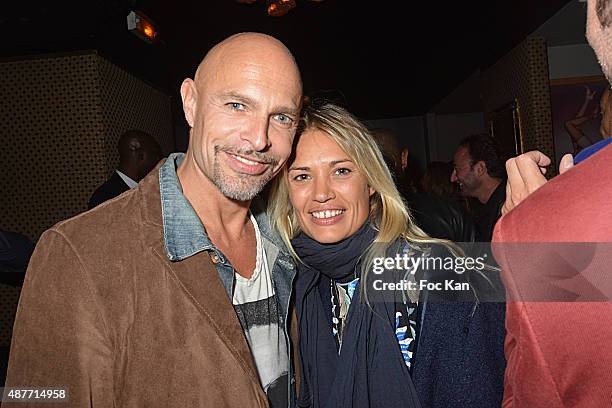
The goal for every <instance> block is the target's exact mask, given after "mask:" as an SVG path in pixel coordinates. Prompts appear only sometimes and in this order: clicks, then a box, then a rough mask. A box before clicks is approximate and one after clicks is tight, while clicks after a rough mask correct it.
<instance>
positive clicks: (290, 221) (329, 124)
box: [268, 103, 457, 287]
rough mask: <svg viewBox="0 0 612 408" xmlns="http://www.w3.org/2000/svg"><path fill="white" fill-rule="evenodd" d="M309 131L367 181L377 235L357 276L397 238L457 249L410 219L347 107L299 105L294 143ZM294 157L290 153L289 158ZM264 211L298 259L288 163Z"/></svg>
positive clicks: (375, 150) (366, 132)
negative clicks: (317, 134) (328, 142)
mask: <svg viewBox="0 0 612 408" xmlns="http://www.w3.org/2000/svg"><path fill="white" fill-rule="evenodd" d="M313 130H320V131H323V132H325V133H326V134H327V135H328V136H329V137H330V138H331V139H332V140H333V141H334V142H336V143H337V144H338V146H340V148H341V149H342V150H343V151H344V152H345V153H346V154H347V155H348V156H349V158H350V159H351V161H352V162H353V163H354V164H355V165H356V166H357V167H358V168H359V170H360V172H361V173H362V174H363V175H364V176H365V178H366V180H367V183H368V185H369V186H370V187H371V188H373V189H374V190H375V193H374V194H373V195H372V196H371V197H370V216H369V221H370V223H371V225H372V226H373V227H374V228H375V229H376V230H377V234H376V238H375V240H374V243H373V245H371V246H370V247H369V248H368V249H367V250H366V252H365V254H363V255H362V257H363V258H362V279H366V276H367V273H368V271H369V270H370V269H371V266H372V263H373V260H374V258H379V257H384V256H386V253H387V251H388V249H389V247H390V246H391V245H392V244H393V243H394V242H395V241H396V240H397V239H399V238H401V239H404V240H406V241H408V242H411V243H415V244H417V245H418V244H434V243H437V244H443V245H445V246H450V247H451V252H453V253H456V252H457V251H456V250H454V249H453V247H454V245H453V244H452V243H451V242H450V241H446V240H439V239H434V238H430V237H429V236H427V234H425V233H424V232H423V231H422V230H421V229H420V228H419V227H418V226H417V225H416V224H415V223H414V221H413V219H412V217H411V215H410V211H409V209H408V208H407V207H406V205H405V203H404V201H403V199H402V196H401V195H400V193H399V191H398V189H397V187H396V186H395V183H394V181H393V177H392V176H391V172H390V171H389V168H388V167H387V164H386V163H385V160H384V158H383V155H382V153H381V151H380V149H379V148H378V145H377V144H376V141H375V140H374V138H373V137H372V136H371V134H370V131H369V130H368V129H367V128H366V127H365V126H364V125H363V124H362V123H361V122H360V121H359V120H358V119H357V118H355V117H354V116H353V115H352V114H350V113H349V112H348V111H347V110H346V109H344V108H342V107H340V106H337V105H334V104H331V103H322V104H320V105H319V106H316V107H314V106H312V105H311V106H307V107H305V108H304V112H303V115H302V119H301V121H300V125H299V127H298V131H297V134H296V142H295V144H297V140H298V138H299V137H300V136H301V135H302V134H304V133H305V132H309V131H313ZM295 144H294V146H295ZM293 157H294V156H293V155H292V157H290V159H289V162H290V161H291V160H292V159H293ZM268 215H269V216H270V220H271V222H272V225H273V227H274V228H276V230H277V231H278V232H279V234H280V236H281V238H282V240H283V241H284V242H285V244H286V245H287V247H288V248H289V250H290V251H291V253H292V254H293V256H294V257H296V258H297V259H299V257H298V256H297V254H296V253H295V251H293V249H292V247H291V239H292V238H294V237H295V236H296V235H297V234H299V233H300V231H301V229H300V226H299V222H298V217H297V215H296V214H295V211H294V208H293V206H292V205H291V202H290V198H289V185H288V179H287V166H285V167H284V168H283V170H282V172H281V174H279V176H278V177H276V179H275V180H274V181H273V183H272V188H271V190H270V197H269V202H268ZM362 287H365V285H362Z"/></svg>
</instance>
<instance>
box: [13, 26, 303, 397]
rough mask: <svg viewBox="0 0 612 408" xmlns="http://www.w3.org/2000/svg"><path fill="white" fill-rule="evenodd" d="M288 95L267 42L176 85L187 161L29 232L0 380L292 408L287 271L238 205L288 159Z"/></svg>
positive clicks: (296, 94) (280, 253) (272, 241)
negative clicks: (33, 241) (34, 242)
mask: <svg viewBox="0 0 612 408" xmlns="http://www.w3.org/2000/svg"><path fill="white" fill-rule="evenodd" d="M301 95H302V84H301V79H300V73H299V71H298V68H297V66H296V63H295V60H294V58H293V56H292V55H291V53H290V52H289V50H287V48H286V47H285V46H284V45H283V44H282V43H280V42H279V41H278V40H276V39H274V38H272V37H269V36H266V35H263V34H255V33H243V34H237V35H234V36H232V37H230V38H228V39H226V40H224V41H223V42H221V43H220V44H218V45H216V46H215V47H214V48H212V49H211V50H210V52H209V53H208V54H207V55H206V57H205V58H204V60H203V61H202V63H201V64H200V66H199V67H198V69H197V72H196V75H195V79H193V80H192V79H186V80H185V81H184V82H183V84H182V86H181V96H182V100H183V108H184V113H185V118H186V120H187V122H188V124H189V126H190V127H191V131H190V143H189V149H188V151H187V153H186V154H181V153H174V154H171V155H170V156H169V157H168V159H166V160H165V161H163V162H162V163H160V165H158V167H157V168H156V169H155V171H153V172H151V173H150V174H149V175H148V176H147V177H145V178H144V179H143V180H142V181H141V183H140V184H139V185H138V187H137V188H134V189H132V190H130V191H129V192H128V193H126V194H123V195H122V196H121V197H119V198H117V199H116V200H113V201H112V202H109V203H107V204H106V205H102V206H99V207H97V208H95V209H93V210H92V211H89V212H87V213H84V214H81V215H79V216H77V217H75V218H72V219H70V220H67V221H64V222H61V223H60V224H58V225H56V226H54V227H53V228H51V229H50V230H49V231H47V232H45V233H44V234H43V236H42V237H41V239H40V241H39V244H38V246H37V248H36V250H35V253H34V256H33V258H32V261H31V263H30V266H29V269H28V272H27V276H26V281H25V284H24V287H23V292H22V296H21V300H20V305H19V309H18V312H17V318H16V323H15V329H14V334H13V343H12V348H11V355H10V361H9V369H8V379H7V387H29V388H32V387H46V388H54V389H59V388H61V389H65V390H66V392H67V394H68V396H69V405H67V406H71V407H85V406H87V407H90V406H94V407H181V408H184V407H214V408H218V407H232V408H235V407H240V408H245V407H274V408H276V407H293V406H294V405H295V403H294V401H295V396H294V388H295V387H294V376H293V371H294V370H293V367H292V365H291V360H290V359H289V358H288V355H289V354H290V352H291V351H290V342H289V337H288V329H289V327H290V324H291V323H292V322H291V319H290V315H289V313H288V309H289V307H288V304H289V297H290V291H291V282H292V279H293V276H294V274H295V268H294V265H293V263H292V260H291V257H290V255H289V253H288V252H287V250H286V249H285V248H284V247H283V246H282V245H281V244H280V240H279V239H278V238H277V237H276V236H275V235H274V234H273V232H272V231H271V229H270V225H269V223H268V220H267V218H266V217H265V215H264V214H263V212H262V211H261V210H260V209H259V207H258V206H257V204H256V203H255V202H253V199H254V198H255V196H256V195H257V194H258V193H259V192H260V191H261V189H262V188H263V187H264V186H265V185H266V183H268V181H270V180H271V179H272V178H273V177H274V176H275V175H276V174H277V173H278V171H279V170H280V169H281V167H282V166H283V164H284V163H285V161H286V160H287V158H288V156H289V153H290V151H291V145H292V142H293V138H294V134H295V130H296V124H297V121H298V114H299V110H300V102H301ZM3 406H4V405H3ZM7 406H13V405H11V404H9V405H7ZM14 406H16V407H24V406H28V404H27V403H19V404H15V405H14Z"/></svg>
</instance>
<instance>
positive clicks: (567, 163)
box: [502, 150, 574, 215]
mask: <svg viewBox="0 0 612 408" xmlns="http://www.w3.org/2000/svg"><path fill="white" fill-rule="evenodd" d="M550 163H551V161H550V158H549V157H548V156H546V155H545V154H544V153H542V152H539V151H537V150H533V151H530V152H527V153H524V154H521V155H520V156H517V157H514V158H512V159H510V160H508V161H507V162H506V171H507V173H508V182H507V183H506V202H505V203H504V205H503V206H502V215H505V214H507V213H508V212H510V210H512V209H513V208H514V207H516V206H517V205H519V204H520V203H521V202H522V201H523V200H525V198H527V197H528V196H529V195H531V194H532V193H533V192H534V191H536V190H537V189H538V188H540V187H542V186H543V185H544V184H546V181H547V180H546V177H544V175H545V174H546V167H547V166H549V165H550ZM573 165H574V159H573V157H572V155H571V154H566V155H565V156H563V158H561V162H560V163H559V173H560V174H563V173H565V172H566V171H567V170H569V169H570V168H571V167H572V166H573Z"/></svg>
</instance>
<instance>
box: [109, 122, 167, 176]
mask: <svg viewBox="0 0 612 408" xmlns="http://www.w3.org/2000/svg"><path fill="white" fill-rule="evenodd" d="M117 148H118V150H119V170H120V171H121V172H123V173H124V174H127V175H128V176H129V177H130V178H132V179H133V180H135V181H139V180H140V179H141V178H143V177H144V176H146V175H147V173H149V172H150V171H151V170H152V169H153V167H155V165H156V164H157V162H158V161H159V160H160V159H161V156H162V153H161V147H160V146H159V143H157V141H156V140H155V139H154V138H153V136H151V135H150V134H148V133H146V132H143V131H142V130H136V129H133V130H128V131H127V132H125V133H123V134H122V135H121V137H120V138H119V142H118V143H117Z"/></svg>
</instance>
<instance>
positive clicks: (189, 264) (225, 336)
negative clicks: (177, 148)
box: [139, 162, 267, 401]
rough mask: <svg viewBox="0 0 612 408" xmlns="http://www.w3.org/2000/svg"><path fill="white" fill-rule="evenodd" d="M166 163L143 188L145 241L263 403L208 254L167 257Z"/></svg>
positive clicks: (229, 304) (238, 328)
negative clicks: (162, 175) (162, 184)
mask: <svg viewBox="0 0 612 408" xmlns="http://www.w3.org/2000/svg"><path fill="white" fill-rule="evenodd" d="M162 164H163V162H162V163H160V164H158V166H157V168H156V169H155V170H154V171H152V172H151V173H149V175H148V176H147V177H145V179H144V180H143V181H142V182H141V183H140V185H139V190H140V191H139V194H140V198H141V204H142V207H141V208H142V211H143V218H144V220H145V223H146V224H147V226H148V228H150V232H148V233H146V234H144V237H143V238H144V239H146V240H148V241H149V242H148V244H149V246H150V247H151V248H152V251H153V252H154V253H155V255H156V256H157V257H159V258H160V259H161V260H162V262H163V263H164V264H165V265H166V267H167V268H168V270H169V271H170V273H171V276H172V277H173V278H174V279H175V280H176V282H177V283H178V284H179V286H180V287H181V288H182V290H183V291H184V292H185V293H186V294H187V296H189V297H190V298H191V299H192V301H193V302H194V304H195V305H196V307H197V308H198V309H199V310H200V312H201V313H202V315H204V317H205V318H206V319H207V320H208V322H209V323H210V325H211V327H212V328H213V330H215V332H216V333H217V335H218V336H219V338H220V339H221V340H222V341H223V343H224V344H225V345H226V346H227V347H228V349H229V350H230V352H231V353H232V355H233V356H234V357H235V358H236V359H237V360H238V362H239V364H240V365H241V366H242V367H243V369H244V371H245V373H246V374H247V375H248V376H249V377H250V378H251V380H252V381H253V382H254V383H255V384H254V385H255V386H256V387H255V389H257V390H259V393H260V397H261V398H262V401H267V398H266V396H265V394H264V392H263V389H262V388H261V383H260V381H259V375H258V374H257V370H256V367H255V362H254V360H253V356H252V354H251V350H250V348H249V345H248V343H247V340H246V337H245V336H244V332H243V331H242V326H241V325H240V321H239V320H238V316H236V312H235V310H234V306H233V305H232V302H231V299H230V298H229V297H228V295H227V291H226V290H225V288H224V287H223V283H222V282H221V279H220V278H219V274H218V273H217V270H216V269H215V267H214V265H213V263H212V261H211V260H210V257H209V255H208V252H206V251H203V252H200V253H197V254H195V255H192V256H190V257H188V258H185V259H183V260H181V261H178V262H171V261H170V260H169V259H168V257H167V256H166V254H165V250H164V241H163V235H164V230H163V225H162V216H161V198H160V193H159V167H160V166H161V165H162Z"/></svg>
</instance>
